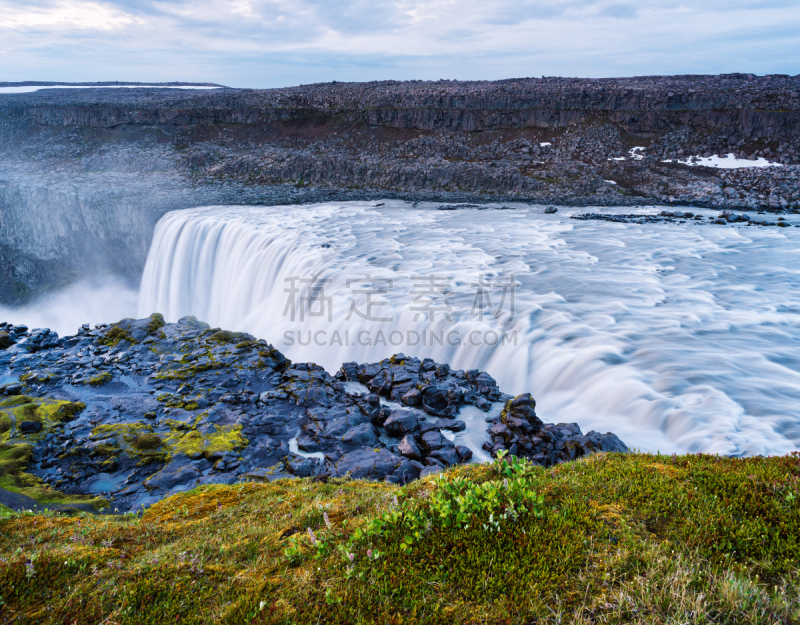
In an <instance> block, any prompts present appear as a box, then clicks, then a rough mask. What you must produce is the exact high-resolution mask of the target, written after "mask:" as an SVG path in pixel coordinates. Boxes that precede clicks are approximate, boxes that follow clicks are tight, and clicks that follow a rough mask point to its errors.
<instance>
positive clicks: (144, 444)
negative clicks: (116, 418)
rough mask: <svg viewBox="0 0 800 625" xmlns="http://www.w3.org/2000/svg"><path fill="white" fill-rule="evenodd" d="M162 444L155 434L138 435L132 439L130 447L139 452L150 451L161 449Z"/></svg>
mask: <svg viewBox="0 0 800 625" xmlns="http://www.w3.org/2000/svg"><path fill="white" fill-rule="evenodd" d="M163 442H164V441H162V440H161V438H160V437H159V436H157V435H156V434H153V433H145V434H139V436H137V437H136V438H135V439H133V442H132V443H131V446H132V447H133V448H134V449H138V450H139V451H152V450H154V449H158V448H159V447H161V445H162V444H163Z"/></svg>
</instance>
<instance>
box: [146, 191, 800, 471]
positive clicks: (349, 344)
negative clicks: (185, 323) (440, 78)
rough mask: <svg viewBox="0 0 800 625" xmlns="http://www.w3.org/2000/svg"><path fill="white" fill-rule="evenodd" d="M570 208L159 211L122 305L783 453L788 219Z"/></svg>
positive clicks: (558, 414)
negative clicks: (654, 217) (590, 214)
mask: <svg viewBox="0 0 800 625" xmlns="http://www.w3.org/2000/svg"><path fill="white" fill-rule="evenodd" d="M646 210H648V209H641V210H637V211H636V212H643V211H646ZM650 210H655V209H650ZM576 212H583V211H582V210H581V211H578V210H573V209H561V210H560V212H559V213H558V214H556V215H545V214H543V210H542V207H517V208H516V209H514V210H496V209H489V210H478V209H464V210H456V211H444V210H436V207H435V205H430V206H423V205H420V206H416V207H415V206H412V205H410V204H408V203H403V202H391V201H387V202H385V205H383V206H376V205H375V203H374V202H371V203H366V202H351V203H339V204H322V205H314V206H291V207H223V206H220V207H207V208H199V209H192V210H186V211H179V212H175V213H170V214H168V215H166V216H165V217H164V218H162V220H161V221H160V222H159V224H158V226H157V228H156V232H155V237H154V240H153V244H152V247H151V250H150V255H149V257H148V260H147V265H146V268H145V272H144V276H143V278H142V285H141V290H140V294H139V310H138V312H139V315H140V316H144V315H148V314H150V313H152V312H154V311H159V312H162V313H164V314H165V316H166V317H167V318H168V320H176V319H178V318H179V317H181V316H183V315H195V316H197V317H198V318H199V319H202V320H204V321H207V322H209V323H211V324H213V325H215V326H219V327H222V328H225V329H231V330H241V331H247V332H250V333H252V334H254V335H256V336H258V337H260V338H265V339H267V340H268V341H269V342H271V343H272V344H273V345H274V346H275V347H276V348H278V349H280V350H281V351H283V352H284V353H286V354H287V355H288V356H289V357H290V358H292V359H294V360H300V361H313V362H317V363H319V364H321V365H323V366H324V367H326V368H327V369H328V370H329V371H334V370H336V369H338V367H339V366H340V365H341V363H342V362H346V361H353V360H354V361H358V362H373V361H377V360H380V359H382V358H386V357H388V356H390V355H392V354H395V353H404V354H406V355H409V356H411V355H414V356H419V357H427V356H429V357H432V358H434V359H435V360H436V361H437V362H447V363H450V364H451V365H452V366H453V367H455V368H461V369H482V370H486V371H488V372H489V373H490V374H491V375H492V376H494V377H495V378H496V379H497V381H498V384H499V385H500V387H501V388H502V389H503V390H504V391H505V392H511V393H518V392H523V391H530V392H531V393H532V394H533V396H534V397H535V398H536V400H537V403H538V407H537V411H538V412H539V414H540V416H542V418H544V419H545V420H546V421H552V422H564V421H566V422H572V421H576V422H578V423H579V424H580V425H581V427H582V428H583V430H584V431H587V430H589V429H597V430H601V431H608V430H611V431H614V432H615V433H617V434H618V435H619V436H620V437H621V438H622V439H623V440H624V441H625V442H626V443H628V445H629V446H632V447H635V448H639V449H642V450H647V451H656V450H660V451H662V452H665V451H667V452H672V451H677V452H682V451H691V452H700V451H703V452H716V453H724V454H742V455H754V454H783V453H786V452H788V451H792V450H794V449H796V448H797V447H798V444H799V443H800V350H799V349H798V347H800V324H799V322H800V315H799V314H798V313H800V295H798V293H799V291H798V286H800V250H799V249H798V241H799V239H798V237H799V236H800V230H796V229H794V228H786V229H778V228H756V227H750V228H744V227H741V228H740V227H731V226H713V225H695V224H693V223H686V224H649V225H644V226H640V225H634V224H614V223H608V222H602V221H589V222H581V221H575V220H570V219H569V215H570V214H573V213H576ZM627 212H632V211H631V210H630V209H627ZM709 214H710V213H709Z"/></svg>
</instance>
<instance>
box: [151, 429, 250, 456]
mask: <svg viewBox="0 0 800 625" xmlns="http://www.w3.org/2000/svg"><path fill="white" fill-rule="evenodd" d="M181 425H184V424H181ZM166 443H167V444H169V446H170V447H171V449H172V451H173V453H176V454H186V455H188V456H195V455H198V454H203V455H205V456H206V457H210V456H212V455H213V454H215V453H220V452H225V451H236V450H238V449H242V448H244V447H246V446H247V443H248V440H247V439H246V438H245V437H244V436H243V435H242V426H241V425H223V426H219V427H218V428H217V430H216V431H215V432H213V433H207V434H203V433H201V432H199V431H197V430H194V429H192V430H189V431H186V430H185V429H184V428H175V429H173V430H172V432H171V435H170V436H169V437H168V438H166Z"/></svg>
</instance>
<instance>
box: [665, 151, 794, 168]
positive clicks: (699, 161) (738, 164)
mask: <svg viewBox="0 0 800 625" xmlns="http://www.w3.org/2000/svg"><path fill="white" fill-rule="evenodd" d="M692 158H694V159H695V161H692ZM661 162H662V163H671V162H672V160H666V161H661ZM678 162H679V163H682V164H683V165H689V166H691V167H697V166H698V165H702V166H703V167H719V168H720V169H745V168H748V167H783V164H782V163H770V162H769V161H768V160H767V159H765V158H764V157H763V156H760V157H758V158H757V159H756V160H754V161H751V160H750V159H747V158H736V157H735V155H734V154H733V153H732V152H731V153H729V154H727V155H726V156H716V155H715V156H709V157H707V158H703V157H702V156H696V157H690V158H687V159H681V160H678Z"/></svg>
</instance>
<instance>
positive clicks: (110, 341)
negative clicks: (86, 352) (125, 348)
mask: <svg viewBox="0 0 800 625" xmlns="http://www.w3.org/2000/svg"><path fill="white" fill-rule="evenodd" d="M123 321H125V320H123ZM120 323H122V322H120ZM129 329H130V327H123V326H121V325H118V324H117V325H113V326H111V328H110V329H109V330H108V332H106V333H105V334H104V335H103V336H101V337H100V338H99V339H98V341H97V342H98V343H100V345H108V346H110V347H115V346H116V345H117V344H119V342H120V341H128V342H129V343H133V344H136V341H134V340H133V337H132V336H131V335H130V334H129V332H128V330H129Z"/></svg>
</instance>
